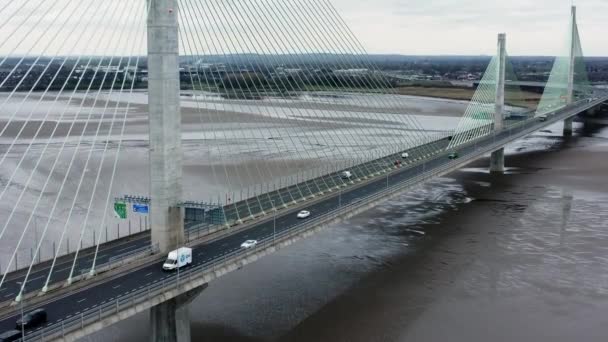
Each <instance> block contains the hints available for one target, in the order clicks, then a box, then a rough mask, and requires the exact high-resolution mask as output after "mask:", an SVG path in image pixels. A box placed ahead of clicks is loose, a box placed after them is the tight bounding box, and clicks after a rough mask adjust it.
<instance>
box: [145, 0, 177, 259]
mask: <svg viewBox="0 0 608 342" xmlns="http://www.w3.org/2000/svg"><path fill="white" fill-rule="evenodd" d="M148 6H149V9H148V11H149V15H148V78H149V80H148V103H149V115H150V119H149V120H150V180H151V183H150V197H151V210H150V220H151V230H152V244H158V246H159V248H160V251H161V253H165V252H168V251H170V250H172V249H174V248H176V247H178V246H180V245H181V244H183V242H184V220H183V214H182V210H181V209H180V208H178V204H179V202H181V201H182V198H181V197H182V141H181V115H180V100H179V89H180V85H179V46H178V39H179V37H178V23H177V11H178V8H177V1H176V0H148Z"/></svg>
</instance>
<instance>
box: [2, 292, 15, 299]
mask: <svg viewBox="0 0 608 342" xmlns="http://www.w3.org/2000/svg"><path fill="white" fill-rule="evenodd" d="M14 294H15V293H14V292H13V293H9V294H7V295H6V296H4V298H7V297H10V296H12V295H14Z"/></svg>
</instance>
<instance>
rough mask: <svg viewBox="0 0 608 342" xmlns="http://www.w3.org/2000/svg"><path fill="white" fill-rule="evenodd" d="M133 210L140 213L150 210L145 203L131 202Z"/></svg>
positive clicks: (146, 212)
mask: <svg viewBox="0 0 608 342" xmlns="http://www.w3.org/2000/svg"><path fill="white" fill-rule="evenodd" d="M133 212H134V213H140V214H148V213H149V212H150V208H149V207H148V205H147V204H138V203H133Z"/></svg>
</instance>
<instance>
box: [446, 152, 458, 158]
mask: <svg viewBox="0 0 608 342" xmlns="http://www.w3.org/2000/svg"><path fill="white" fill-rule="evenodd" d="M458 157H459V155H458V152H452V153H450V154H449V155H448V158H449V159H458Z"/></svg>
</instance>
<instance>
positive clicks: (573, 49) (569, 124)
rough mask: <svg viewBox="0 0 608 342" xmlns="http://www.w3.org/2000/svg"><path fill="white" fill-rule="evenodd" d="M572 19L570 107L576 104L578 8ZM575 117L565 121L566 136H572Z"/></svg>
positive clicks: (574, 11) (569, 79)
mask: <svg viewBox="0 0 608 342" xmlns="http://www.w3.org/2000/svg"><path fill="white" fill-rule="evenodd" d="M571 15H572V17H571V19H570V23H571V25H570V30H571V31H570V46H569V49H570V54H569V67H568V93H567V95H566V96H567V100H566V101H567V104H568V105H570V104H572V103H573V102H574V73H575V71H574V68H575V64H576V44H577V42H576V41H577V39H578V28H577V23H576V6H572V14H571ZM573 120H574V117H571V118H568V119H566V120H564V136H572V121H573Z"/></svg>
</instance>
